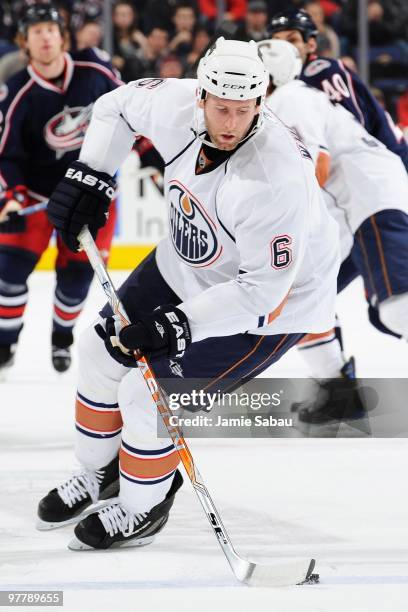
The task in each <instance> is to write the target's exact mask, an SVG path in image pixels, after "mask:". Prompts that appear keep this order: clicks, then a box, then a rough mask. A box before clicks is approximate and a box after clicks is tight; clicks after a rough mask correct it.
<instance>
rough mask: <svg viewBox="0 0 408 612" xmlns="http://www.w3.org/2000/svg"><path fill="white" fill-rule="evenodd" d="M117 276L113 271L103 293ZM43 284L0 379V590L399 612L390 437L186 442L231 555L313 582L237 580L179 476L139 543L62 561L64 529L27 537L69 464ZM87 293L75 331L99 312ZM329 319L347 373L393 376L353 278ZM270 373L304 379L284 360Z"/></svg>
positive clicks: (149, 605) (146, 610) (399, 549)
mask: <svg viewBox="0 0 408 612" xmlns="http://www.w3.org/2000/svg"><path fill="white" fill-rule="evenodd" d="M123 277H124V274H119V273H116V274H113V278H114V280H115V282H116V283H117V284H119V282H120V280H121V279H122V278H123ZM53 282H54V281H53V277H52V275H51V274H50V273H44V272H42V273H36V274H34V275H33V277H32V279H31V281H30V288H31V300H30V304H29V308H28V309H27V315H26V325H25V328H24V331H23V334H22V337H21V343H20V346H19V351H18V355H17V360H16V364H15V367H14V368H13V370H12V371H11V372H10V374H9V377H8V380H7V382H5V383H2V384H0V407H1V411H0V448H1V462H0V470H1V491H0V499H1V504H0V590H1V589H20V590H21V589H45V590H47V589H63V590H64V593H65V595H64V598H65V599H64V601H65V603H64V609H65V610H75V611H76V612H82V611H85V610H91V609H92V610H97V611H99V610H101V611H102V610H109V611H111V610H123V611H128V610H129V611H135V612H156V611H159V610H165V611H168V612H176V611H177V612H181V611H184V610H185V611H188V612H201V611H204V610H205V611H206V612H208V610H212V611H214V612H219V611H221V610H232V611H234V612H241V611H242V612H244V611H245V612H248V611H251V612H255V611H256V612H258V611H262V612H263V611H265V612H266V611H268V612H269V611H270V612H289V611H290V612H293V611H296V612H340V611H341V612H354V611H355V612H377V611H378V612H379V611H381V612H384V611H392V612H400V611H401V612H402V611H404V612H406V610H407V609H408V494H407V487H408V484H407V467H408V466H407V455H408V442H407V440H405V439H378V440H375V439H341V440H337V439H289V440H207V441H206V440H192V441H191V448H192V450H193V452H194V456H195V458H196V461H197V464H198V465H199V467H200V471H201V472H202V474H203V476H204V478H205V481H206V483H207V485H208V488H209V489H210V491H211V492H212V494H213V497H214V500H215V502H216V504H217V506H218V507H219V509H220V512H221V514H222V516H223V518H224V520H225V524H226V527H227V529H228V530H229V531H230V535H231V538H232V540H233V542H234V544H235V545H236V548H237V550H238V551H239V552H240V553H242V554H244V555H248V556H253V557H256V558H262V559H263V560H265V558H269V559H272V560H273V561H274V560H276V562H278V561H279V559H281V558H285V559H292V558H294V557H299V556H300V557H303V556H313V557H315V558H316V559H317V567H316V569H317V571H318V572H319V573H320V576H321V582H320V584H319V585H314V586H303V587H291V588H280V589H256V588H249V587H245V586H241V585H239V584H237V583H236V581H235V580H234V578H233V576H232V575H231V573H230V570H229V567H228V566H227V564H226V562H225V560H224V557H223V555H222V553H221V551H220V550H219V549H218V545H217V543H216V542H215V540H214V537H213V534H212V532H211V530H210V528H209V527H208V525H207V522H206V518H205V517H204V515H203V513H202V510H201V507H200V506H199V503H198V500H197V499H196V497H195V494H194V493H193V492H192V490H191V486H190V484H189V482H188V481H187V482H185V485H184V487H183V488H182V490H181V491H180V493H179V494H178V496H177V498H176V502H175V505H174V508H173V511H172V514H171V518H170V521H169V523H168V525H167V527H166V528H165V530H164V531H163V533H162V534H161V535H159V536H158V537H157V539H156V541H155V542H154V543H153V544H152V545H151V546H148V547H146V548H141V549H127V550H119V551H118V550H116V551H111V552H103V551H101V552H100V551H98V552H78V553H74V552H70V551H68V550H67V548H66V545H67V542H68V541H69V539H70V536H71V534H72V526H70V527H65V528H63V529H60V530H55V531H49V532H38V531H36V530H35V528H34V525H35V518H36V506H37V503H38V501H39V499H40V498H41V497H42V496H43V495H44V494H45V493H47V492H48V490H49V489H51V488H52V487H54V486H56V485H57V484H59V483H60V482H61V481H63V480H65V478H66V477H67V476H68V475H69V473H70V470H71V468H72V466H73V454H72V443H73V431H74V430H73V397H74V392H75V378H76V376H75V364H74V367H73V368H72V372H69V374H67V375H64V376H58V375H57V374H56V373H54V372H53V371H52V369H51V365H50V363H49V359H50V358H49V350H50V349H49V336H50V313H51V298H52V290H53ZM100 291H101V290H100V288H99V286H97V285H95V286H94V287H93V291H92V295H91V298H90V300H89V302H88V305H87V307H86V310H85V312H84V313H83V315H82V317H81V321H80V324H79V325H78V330H79V329H80V328H83V327H84V326H85V325H86V324H87V322H88V323H89V322H90V321H91V320H92V317H93V313H95V312H96V310H97V307H98V306H99V305H101V304H102V303H103V298H102V297H101V293H100ZM338 311H339V314H340V316H341V318H342V320H343V323H344V330H345V337H346V349H347V353H348V354H354V355H355V356H356V359H357V364H358V373H359V375H360V376H366V377H369V376H371V377H393V376H400V377H406V376H407V375H408V346H407V345H406V344H404V343H402V342H398V341H397V340H394V339H392V338H390V337H386V336H384V335H382V334H380V333H378V332H376V331H375V330H374V329H373V328H371V327H370V325H369V324H368V322H367V321H366V315H365V303H364V300H363V297H362V289H361V285H360V283H359V282H358V281H357V282H355V283H354V284H353V285H352V286H351V287H350V288H349V289H348V290H347V291H346V292H344V294H343V295H342V296H340V300H339V308H338ZM273 374H274V375H276V376H302V375H304V370H303V367H302V364H301V362H300V359H299V357H298V355H297V354H296V351H295V350H294V351H292V352H291V353H290V354H289V355H287V356H286V357H285V358H284V359H283V360H282V361H281V362H280V363H279V364H277V365H276V366H274V368H273Z"/></svg>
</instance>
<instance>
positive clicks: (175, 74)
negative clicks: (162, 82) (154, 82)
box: [158, 55, 183, 79]
mask: <svg viewBox="0 0 408 612" xmlns="http://www.w3.org/2000/svg"><path fill="white" fill-rule="evenodd" d="M158 76H159V77H160V78H161V79H181V77H182V76H183V64H182V63H181V61H180V59H179V58H178V57H177V55H166V56H165V57H164V58H163V59H162V60H161V61H160V63H159V74H158Z"/></svg>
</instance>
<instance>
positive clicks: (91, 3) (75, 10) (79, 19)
mask: <svg viewBox="0 0 408 612" xmlns="http://www.w3.org/2000/svg"><path fill="white" fill-rule="evenodd" d="M103 1H104V0H61V2H60V5H61V4H62V5H64V6H65V7H66V8H67V10H68V11H69V12H70V13H71V26H72V28H73V29H74V30H77V29H78V28H79V27H81V25H82V24H83V23H84V21H93V20H95V19H99V18H100V17H102V14H103Z"/></svg>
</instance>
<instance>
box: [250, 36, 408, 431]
mask: <svg viewBox="0 0 408 612" xmlns="http://www.w3.org/2000/svg"><path fill="white" fill-rule="evenodd" d="M259 48H260V51H261V54H262V57H263V60H264V63H265V65H266V67H267V69H268V72H269V73H270V76H271V80H272V85H271V86H270V89H273V92H272V95H270V96H269V97H268V98H267V106H268V107H269V108H270V109H272V110H273V111H274V113H276V115H277V116H278V117H279V118H280V119H281V120H282V121H283V122H284V123H285V124H286V125H288V126H289V127H291V128H293V129H294V130H296V133H297V134H298V135H299V136H300V137H301V138H302V140H303V142H304V143H305V145H306V147H307V148H308V150H309V152H310V154H311V155H312V157H313V161H314V162H315V165H316V175H317V177H318V180H319V183H320V185H321V186H322V189H323V193H324V197H325V200H326V204H327V207H328V210H329V211H330V213H331V215H332V216H333V217H334V218H335V219H336V220H337V222H338V223H339V226H340V237H341V254H342V261H343V264H342V266H341V269H340V273H339V279H338V288H339V291H341V290H342V289H343V288H344V287H345V286H347V284H348V283H349V282H350V281H351V280H353V279H354V278H355V277H356V276H357V274H361V275H362V276H363V278H364V282H365V288H366V293H367V296H368V299H369V301H370V305H371V311H372V312H374V311H375V312H376V313H377V318H378V319H379V321H380V322H381V323H382V324H383V325H385V326H386V327H387V328H388V329H389V330H391V331H392V332H394V334H395V335H399V336H402V337H404V338H406V339H408V181H407V175H406V172H405V168H404V166H403V164H402V162H401V160H400V158H399V157H398V156H396V155H395V154H393V153H391V152H390V151H389V150H388V149H386V147H385V146H384V145H383V144H382V143H380V142H379V141H378V140H376V139H375V138H374V137H373V136H370V134H368V132H367V131H366V130H365V129H364V128H363V126H362V125H361V124H360V123H358V122H357V121H356V120H355V118H354V117H353V115H352V114H351V113H349V112H348V111H346V110H345V109H344V108H343V107H342V106H341V105H337V104H333V103H331V102H330V101H329V99H328V97H327V96H326V95H325V94H324V93H322V92H320V91H319V90H317V89H314V88H312V87H310V86H308V85H307V84H305V83H304V82H303V81H301V80H298V79H297V78H296V77H297V76H298V75H299V74H300V71H301V60H300V57H299V53H298V51H297V49H296V47H294V46H293V45H291V44H290V43H288V42H286V41H282V40H266V41H262V42H261V43H259ZM322 159H324V160H325V162H324V163H322ZM350 269H351V271H352V272H351V274H350ZM299 345H300V347H301V348H302V349H303V350H302V354H304V356H305V357H306V358H307V361H308V363H309V365H310V366H311V370H312V372H311V373H312V375H313V376H314V377H316V378H317V377H319V378H323V379H327V380H326V382H325V383H324V385H323V390H322V392H321V393H320V394H319V395H318V397H317V400H316V401H315V402H312V403H310V404H307V403H306V404H303V406H302V405H300V406H299V419H300V420H302V421H306V422H311V423H323V422H326V421H328V420H330V419H332V418H340V417H343V416H350V415H352V414H358V413H359V409H360V406H359V402H358V398H355V399H356V405H355V406H354V407H353V406H349V410H350V412H349V413H347V414H345V413H344V411H343V410H344V407H343V406H342V405H341V404H339V402H335V401H333V402H331V395H330V391H331V390H335V389H337V388H338V383H337V382H336V378H337V377H341V376H342V375H343V377H344V378H345V380H346V381H347V379H348V380H350V379H352V377H353V376H354V361H353V359H351V360H350V361H348V362H346V360H345V358H344V356H343V353H342V348H341V344H340V341H339V339H338V338H337V337H336V335H335V334H334V330H333V331H332V332H331V333H329V334H327V335H321V334H318V335H313V334H310V335H308V336H305V338H303V339H302V340H301V342H300V343H299ZM346 384H347V382H346ZM352 385H353V382H352V380H350V386H352Z"/></svg>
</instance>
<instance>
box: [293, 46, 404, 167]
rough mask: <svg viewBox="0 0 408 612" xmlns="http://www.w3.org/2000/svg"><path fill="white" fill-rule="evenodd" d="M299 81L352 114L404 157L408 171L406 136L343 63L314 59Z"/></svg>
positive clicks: (368, 129) (333, 60) (386, 144)
mask: <svg viewBox="0 0 408 612" xmlns="http://www.w3.org/2000/svg"><path fill="white" fill-rule="evenodd" d="M300 78H301V79H302V80H303V81H304V82H305V83H307V84H308V85H311V86H312V87H316V88H318V89H321V90H323V91H324V92H325V93H326V94H327V95H328V96H329V98H330V100H331V101H332V102H333V103H338V104H341V105H342V106H344V108H345V109H347V110H348V111H350V113H353V115H354V116H355V117H356V119H357V120H358V121H359V122H360V123H362V125H363V126H364V127H365V129H366V130H367V132H369V133H370V134H372V135H373V136H374V137H375V138H377V139H378V140H380V141H381V142H382V143H384V144H385V146H386V147H387V148H388V149H389V150H390V151H392V152H393V153H396V154H397V155H399V156H400V157H401V159H402V161H403V163H404V165H405V167H406V168H407V170H408V146H407V143H406V142H405V139H404V135H403V133H402V132H401V130H400V129H399V128H398V127H397V126H396V125H395V124H394V122H393V120H392V119H391V117H390V116H389V114H388V113H386V112H385V111H384V110H383V109H382V108H381V106H380V105H379V104H378V102H377V100H376V99H375V98H374V96H373V95H372V93H371V92H370V91H369V90H368V89H367V87H366V86H365V85H364V83H363V82H362V81H361V80H360V79H359V78H358V76H357V75H356V74H355V73H354V72H352V71H351V70H349V69H348V68H346V67H345V66H344V64H343V63H342V62H341V61H340V60H335V59H330V58H327V57H316V56H312V57H311V58H310V60H309V62H308V63H307V64H305V66H304V68H303V72H302V74H301V75H300Z"/></svg>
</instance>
